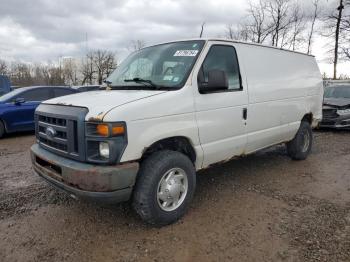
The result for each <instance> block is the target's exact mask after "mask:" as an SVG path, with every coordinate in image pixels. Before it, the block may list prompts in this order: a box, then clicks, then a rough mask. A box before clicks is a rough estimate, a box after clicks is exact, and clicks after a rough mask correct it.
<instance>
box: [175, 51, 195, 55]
mask: <svg viewBox="0 0 350 262" xmlns="http://www.w3.org/2000/svg"><path fill="white" fill-rule="evenodd" d="M197 54H198V50H178V51H176V53H175V54H174V56H196V55H197Z"/></svg>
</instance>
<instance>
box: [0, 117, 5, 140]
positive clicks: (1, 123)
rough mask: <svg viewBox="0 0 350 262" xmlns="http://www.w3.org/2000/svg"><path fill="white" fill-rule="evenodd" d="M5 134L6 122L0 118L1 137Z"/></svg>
mask: <svg viewBox="0 0 350 262" xmlns="http://www.w3.org/2000/svg"><path fill="white" fill-rule="evenodd" d="M4 135H5V126H4V123H3V122H2V121H1V120H0V138H2V137H3V136H4Z"/></svg>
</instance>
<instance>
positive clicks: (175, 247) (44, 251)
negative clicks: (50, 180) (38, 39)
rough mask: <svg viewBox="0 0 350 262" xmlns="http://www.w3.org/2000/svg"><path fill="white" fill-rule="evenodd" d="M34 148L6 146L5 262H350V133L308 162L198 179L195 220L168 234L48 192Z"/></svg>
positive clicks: (1, 181)
mask: <svg viewBox="0 0 350 262" xmlns="http://www.w3.org/2000/svg"><path fill="white" fill-rule="evenodd" d="M33 143H34V137H33V135H32V134H22V135H16V136H14V135H13V136H10V137H7V138H5V139H2V140H0V167H1V171H0V257H1V259H0V260H1V261H11V262H12V261H350V132H332V131H322V132H316V134H315V146H314V150H313V154H312V155H311V156H310V157H309V158H308V159H307V160H306V161H301V162H295V161H292V160H290V159H289V158H288V157H287V156H286V152H285V149H284V147H283V146H278V147H274V148H271V149H268V150H265V151H263V152H259V153H257V154H254V155H250V156H248V157H244V158H240V159H237V160H234V161H231V162H229V163H226V164H224V165H221V166H218V167H215V168H211V169H208V170H205V171H203V172H200V173H199V174H198V187H197V191H196V195H195V198H194V201H193V203H192V206H191V208H190V210H189V212H188V213H187V215H186V216H185V217H184V218H183V219H181V220H180V221H179V222H178V223H176V224H174V225H170V226H167V227H163V228H152V227H150V226H147V225H145V224H143V223H142V221H140V219H139V218H138V217H137V216H136V215H135V214H134V213H133V211H132V210H131V209H130V207H129V206H128V204H121V205H117V206H97V205H93V204H89V203H85V202H78V201H75V200H72V199H70V198H68V197H67V196H66V195H64V194H63V193H60V192H58V191H56V190H54V189H51V188H50V186H48V185H47V184H46V183H45V182H43V181H41V179H40V178H39V177H37V176H35V175H33V174H32V170H31V165H30V157H29V152H28V149H29V147H30V146H31V145H32V144H33Z"/></svg>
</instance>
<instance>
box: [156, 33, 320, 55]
mask: <svg viewBox="0 0 350 262" xmlns="http://www.w3.org/2000/svg"><path fill="white" fill-rule="evenodd" d="M200 40H202V41H203V40H204V41H220V42H230V43H238V44H244V45H253V46H260V47H265V48H272V49H276V50H281V51H286V52H291V53H296V54H300V55H306V56H310V57H315V56H314V55H308V54H306V53H302V52H298V51H293V50H289V49H284V48H280V47H275V46H269V45H263V44H258V43H253V42H243V41H238V40H233V39H227V38H205V37H203V38H189V39H180V40H174V41H168V42H164V43H160V44H167V43H174V42H184V41H200ZM156 45H158V44H156Z"/></svg>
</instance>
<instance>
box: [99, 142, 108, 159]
mask: <svg viewBox="0 0 350 262" xmlns="http://www.w3.org/2000/svg"><path fill="white" fill-rule="evenodd" d="M99 151H100V156H102V157H104V158H106V159H109V144H108V143H107V142H100V146H99Z"/></svg>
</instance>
